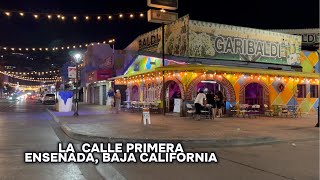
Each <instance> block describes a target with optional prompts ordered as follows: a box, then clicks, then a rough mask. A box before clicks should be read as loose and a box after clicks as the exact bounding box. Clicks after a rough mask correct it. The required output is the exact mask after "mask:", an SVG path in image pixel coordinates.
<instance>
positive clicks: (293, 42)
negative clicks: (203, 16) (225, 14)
mask: <svg viewBox="0 0 320 180" xmlns="http://www.w3.org/2000/svg"><path fill="white" fill-rule="evenodd" d="M300 46H301V37H299V36H293V35H288V34H281V33H276V32H270V31H264V30H259V29H252V28H245V27H237V26H230V25H224V24H215V23H208V22H201V21H194V20H190V21H189V55H190V56H191V57H206V58H216V59H224V60H240V61H253V62H265V63H275V64H289V65H298V64H300V52H301V47H300Z"/></svg>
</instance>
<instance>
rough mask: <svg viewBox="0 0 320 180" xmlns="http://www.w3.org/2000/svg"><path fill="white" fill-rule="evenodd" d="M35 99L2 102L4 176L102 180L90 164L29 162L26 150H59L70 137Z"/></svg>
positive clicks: (0, 135)
mask: <svg viewBox="0 0 320 180" xmlns="http://www.w3.org/2000/svg"><path fill="white" fill-rule="evenodd" d="M46 107H48V106H44V105H42V104H40V103H37V102H34V101H28V102H26V101H22V102H10V103H8V102H3V101H2V102H0V144H1V145H0V179H1V180H3V179H10V180H11V179H33V180H38V179H39V180H44V179H48V180H51V179H57V180H58V179H59V180H60V179H91V178H94V179H101V177H100V176H99V175H98V174H97V172H96V171H95V168H93V167H90V164H88V165H85V164H81V165H79V166H78V165H76V164H72V163H69V164H68V163H66V164H25V163H24V156H23V153H24V152H26V151H29V152H31V151H36V152H38V151H57V142H59V141H60V140H62V141H63V142H68V141H70V139H68V138H67V137H66V136H65V135H64V134H63V133H61V131H60V130H59V128H58V126H57V124H55V122H54V121H52V120H51V118H50V116H48V114H47V112H46V111H45V108H46Z"/></svg>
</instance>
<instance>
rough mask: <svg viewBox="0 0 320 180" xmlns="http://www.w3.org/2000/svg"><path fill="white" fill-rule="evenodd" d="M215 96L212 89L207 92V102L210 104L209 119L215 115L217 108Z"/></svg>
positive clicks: (212, 118)
mask: <svg viewBox="0 0 320 180" xmlns="http://www.w3.org/2000/svg"><path fill="white" fill-rule="evenodd" d="M216 97H217V96H215V95H214V94H213V92H212V91H209V92H208V94H207V102H208V104H210V105H211V107H210V113H211V120H214V118H215V116H216V109H217V102H216Z"/></svg>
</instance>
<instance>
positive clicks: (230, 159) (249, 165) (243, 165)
mask: <svg viewBox="0 0 320 180" xmlns="http://www.w3.org/2000/svg"><path fill="white" fill-rule="evenodd" d="M219 159H223V160H226V161H230V162H233V163H235V164H239V165H242V166H246V167H248V168H251V169H255V170H258V171H262V172H265V173H269V174H273V175H276V176H279V177H283V178H286V179H292V180H294V178H292V177H287V176H284V175H281V174H278V173H274V172H271V171H267V170H264V169H260V168H256V167H253V166H250V165H247V164H244V163H241V162H237V161H234V160H231V159H227V158H223V157H221V156H219Z"/></svg>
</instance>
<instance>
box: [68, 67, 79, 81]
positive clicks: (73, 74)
mask: <svg viewBox="0 0 320 180" xmlns="http://www.w3.org/2000/svg"><path fill="white" fill-rule="evenodd" d="M76 76H77V69H76V67H70V66H69V67H68V78H73V79H75V78H76Z"/></svg>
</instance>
